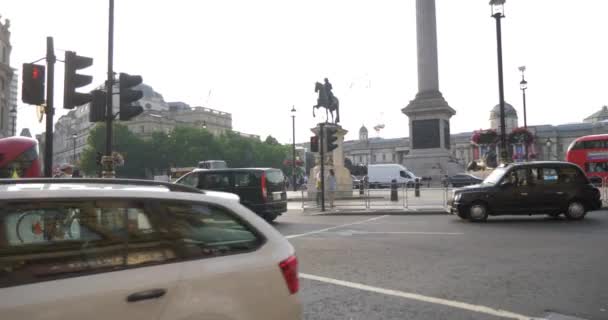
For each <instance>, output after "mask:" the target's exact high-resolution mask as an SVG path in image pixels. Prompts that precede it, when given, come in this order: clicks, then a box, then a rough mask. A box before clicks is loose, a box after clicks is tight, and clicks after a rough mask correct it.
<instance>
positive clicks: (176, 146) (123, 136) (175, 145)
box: [82, 124, 290, 178]
mask: <svg viewBox="0 0 608 320" xmlns="http://www.w3.org/2000/svg"><path fill="white" fill-rule="evenodd" d="M113 129H114V130H113V136H114V140H113V141H114V145H113V146H114V148H113V149H114V150H113V151H117V152H119V153H120V154H122V155H123V157H124V159H125V164H124V166H122V167H117V168H116V175H117V176H118V177H129V178H150V177H152V176H153V175H159V174H164V173H166V172H167V170H168V169H169V168H172V167H195V166H197V164H198V162H199V161H202V160H225V161H226V162H227V164H228V166H229V167H233V168H238V167H273V168H281V169H285V168H284V167H283V161H284V160H285V159H286V158H287V156H288V152H289V150H290V149H289V146H285V145H281V144H279V143H278V141H276V139H274V138H273V137H272V136H269V137H268V138H266V140H265V142H262V141H259V140H257V139H252V138H247V137H242V136H240V135H238V134H236V133H233V132H228V133H226V134H223V135H221V136H219V137H216V136H213V135H212V134H211V133H210V132H209V131H207V130H206V129H202V128H190V127H176V128H175V130H173V131H172V132H170V133H165V132H160V131H159V132H155V133H153V134H152V137H151V139H146V140H143V139H141V138H139V137H137V136H136V135H135V134H133V133H132V132H130V131H129V130H128V128H127V127H125V126H123V125H121V124H114V126H113ZM104 145H105V126H104V124H98V125H97V126H96V127H95V128H94V129H93V130H92V131H91V134H90V135H89V140H88V145H87V148H86V149H85V151H84V153H83V157H82V170H83V171H84V172H85V173H86V174H87V175H89V176H92V175H95V174H96V172H97V170H98V167H97V164H96V163H95V156H96V152H97V151H100V152H103V150H104Z"/></svg>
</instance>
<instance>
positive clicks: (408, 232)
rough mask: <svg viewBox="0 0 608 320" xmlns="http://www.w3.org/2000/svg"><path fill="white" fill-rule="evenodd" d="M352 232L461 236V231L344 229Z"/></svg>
mask: <svg viewBox="0 0 608 320" xmlns="http://www.w3.org/2000/svg"><path fill="white" fill-rule="evenodd" d="M345 231H347V232H350V233H353V234H421V235H440V236H461V235H463V234H464V233H461V232H423V231H359V230H345Z"/></svg>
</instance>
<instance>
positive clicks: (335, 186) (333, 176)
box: [327, 169, 338, 208]
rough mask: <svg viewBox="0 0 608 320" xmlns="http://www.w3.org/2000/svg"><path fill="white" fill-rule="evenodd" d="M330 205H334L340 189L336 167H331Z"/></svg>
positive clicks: (329, 179) (329, 178) (331, 206)
mask: <svg viewBox="0 0 608 320" xmlns="http://www.w3.org/2000/svg"><path fill="white" fill-rule="evenodd" d="M327 180H328V182H329V207H330V208H333V207H334V200H335V199H336V190H337V189H338V183H337V181H336V174H335V173H334V169H329V177H328V179H327Z"/></svg>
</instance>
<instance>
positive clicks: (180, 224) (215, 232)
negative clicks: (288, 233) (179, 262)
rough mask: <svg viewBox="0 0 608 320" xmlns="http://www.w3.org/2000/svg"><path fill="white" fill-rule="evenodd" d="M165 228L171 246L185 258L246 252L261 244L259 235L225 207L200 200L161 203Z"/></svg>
mask: <svg viewBox="0 0 608 320" xmlns="http://www.w3.org/2000/svg"><path fill="white" fill-rule="evenodd" d="M161 209H162V211H163V212H164V213H165V214H166V221H167V222H168V224H167V228H168V232H170V233H171V234H172V235H173V237H174V242H175V245H176V246H177V247H178V248H180V252H182V253H183V254H184V255H185V256H186V257H187V258H189V259H192V258H204V257H209V256H216V255H226V254H235V253H241V252H245V251H249V250H252V249H255V248H257V247H259V246H260V245H261V244H262V240H263V239H262V238H261V237H260V236H258V235H257V234H256V233H254V232H253V231H252V230H251V229H250V228H249V227H247V226H246V225H245V224H244V223H243V222H241V221H240V220H239V219H238V218H236V217H235V215H234V214H232V213H231V212H230V211H228V210H227V209H224V208H221V207H218V206H214V205H208V204H200V203H173V202H165V203H162V204H161Z"/></svg>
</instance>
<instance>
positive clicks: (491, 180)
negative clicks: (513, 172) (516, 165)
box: [482, 168, 507, 184]
mask: <svg viewBox="0 0 608 320" xmlns="http://www.w3.org/2000/svg"><path fill="white" fill-rule="evenodd" d="M505 172H507V169H506V168H496V169H494V171H492V173H490V175H489V176H487V177H486V178H485V179H484V180H483V182H482V184H497V183H498V181H500V179H501V178H502V177H503V176H504V175H505Z"/></svg>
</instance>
